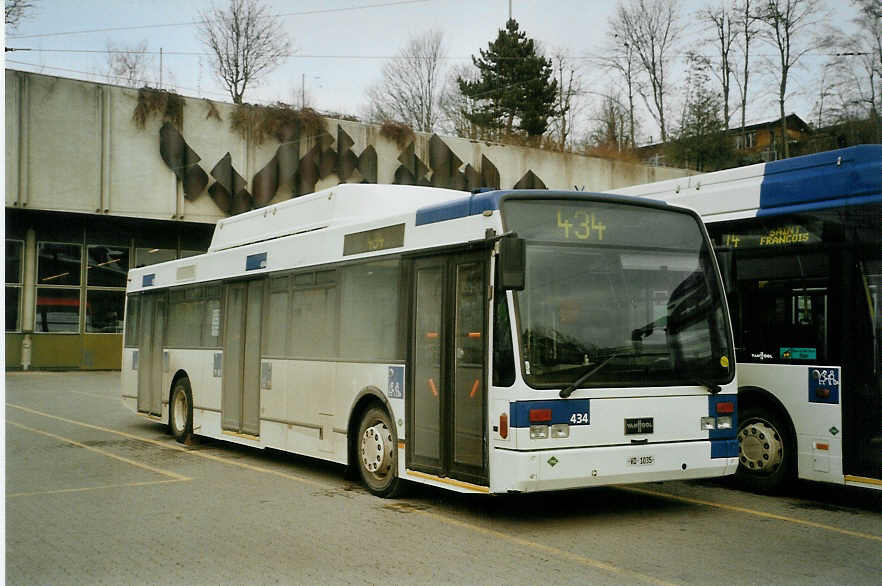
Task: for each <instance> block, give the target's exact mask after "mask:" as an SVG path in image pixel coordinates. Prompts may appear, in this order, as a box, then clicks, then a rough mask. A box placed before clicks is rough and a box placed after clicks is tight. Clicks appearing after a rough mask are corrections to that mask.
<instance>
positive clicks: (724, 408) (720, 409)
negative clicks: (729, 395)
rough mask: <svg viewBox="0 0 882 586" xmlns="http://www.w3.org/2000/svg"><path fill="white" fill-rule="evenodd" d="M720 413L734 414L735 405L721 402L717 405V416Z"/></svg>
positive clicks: (730, 402)
mask: <svg viewBox="0 0 882 586" xmlns="http://www.w3.org/2000/svg"><path fill="white" fill-rule="evenodd" d="M721 413H724V414H725V413H735V403H733V402H732V401H722V402H720V403H717V415H719V414H721Z"/></svg>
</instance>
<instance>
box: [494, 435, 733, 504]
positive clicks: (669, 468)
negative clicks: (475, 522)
mask: <svg viewBox="0 0 882 586" xmlns="http://www.w3.org/2000/svg"><path fill="white" fill-rule="evenodd" d="M730 441H733V442H737V440H730ZM714 443H717V444H718V446H717V449H714V450H713V451H714V452H722V453H723V455H722V456H720V457H711V456H712V448H711V442H710V441H696V442H682V443H672V444H642V445H630V446H605V447H594V448H570V449H552V450H534V451H517V450H507V449H500V448H496V449H495V450H494V454H493V457H492V458H491V464H490V465H491V467H492V473H491V477H492V478H493V480H492V481H491V485H490V492H495V493H499V492H535V491H543V490H561V489H567V488H582V487H589V486H603V485H609V484H628V483H635V482H658V481H662V480H686V479H694V478H714V477H718V476H725V475H728V474H734V473H735V469H736V468H737V467H738V457H737V453H738V452H737V443H736V444H734V454H733V452H732V448H733V445H732V444H729V445H727V446H726V448H728V449H727V450H720V449H719V447H720V446H719V442H714ZM714 455H718V454H717V453H714Z"/></svg>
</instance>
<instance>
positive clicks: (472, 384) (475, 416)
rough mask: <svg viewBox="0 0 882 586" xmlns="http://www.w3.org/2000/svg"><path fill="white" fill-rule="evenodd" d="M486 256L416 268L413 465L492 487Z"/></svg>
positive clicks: (450, 258) (410, 426)
mask: <svg viewBox="0 0 882 586" xmlns="http://www.w3.org/2000/svg"><path fill="white" fill-rule="evenodd" d="M487 267H488V263H487V254H486V253H468V254H457V255H445V256H433V257H429V258H420V259H416V260H415V261H414V263H413V289H412V296H411V304H412V305H411V308H412V311H411V315H412V316H413V321H412V326H411V335H410V348H409V353H408V355H409V361H410V368H408V372H409V373H410V381H409V384H408V387H407V388H408V389H409V392H408V394H407V397H406V402H407V411H408V418H407V444H406V445H407V451H406V454H407V467H408V468H412V469H414V470H421V471H424V472H427V473H430V474H433V475H436V476H440V477H451V478H456V479H459V480H463V481H466V482H471V483H475V484H481V485H486V484H487V444H486V433H485V428H486V423H485V422H486V412H487V407H486V393H485V380H486V372H485V371H486V362H487V360H486V350H485V349H486V336H485V328H486V319H487V318H486V316H487V283H488V275H487V272H488V269H487Z"/></svg>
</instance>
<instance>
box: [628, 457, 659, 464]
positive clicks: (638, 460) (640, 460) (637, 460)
mask: <svg viewBox="0 0 882 586" xmlns="http://www.w3.org/2000/svg"><path fill="white" fill-rule="evenodd" d="M650 464H655V456H631V457H629V458H628V466H648V465H650Z"/></svg>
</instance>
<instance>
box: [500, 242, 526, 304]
mask: <svg viewBox="0 0 882 586" xmlns="http://www.w3.org/2000/svg"><path fill="white" fill-rule="evenodd" d="M496 267H497V272H496V284H497V286H498V287H499V288H500V289H502V290H503V291H523V290H524V283H525V280H526V268H527V247H526V245H525V243H524V239H523V238H517V237H515V236H506V237H504V238H501V239H500V240H499V256H498V257H497V258H496Z"/></svg>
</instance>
